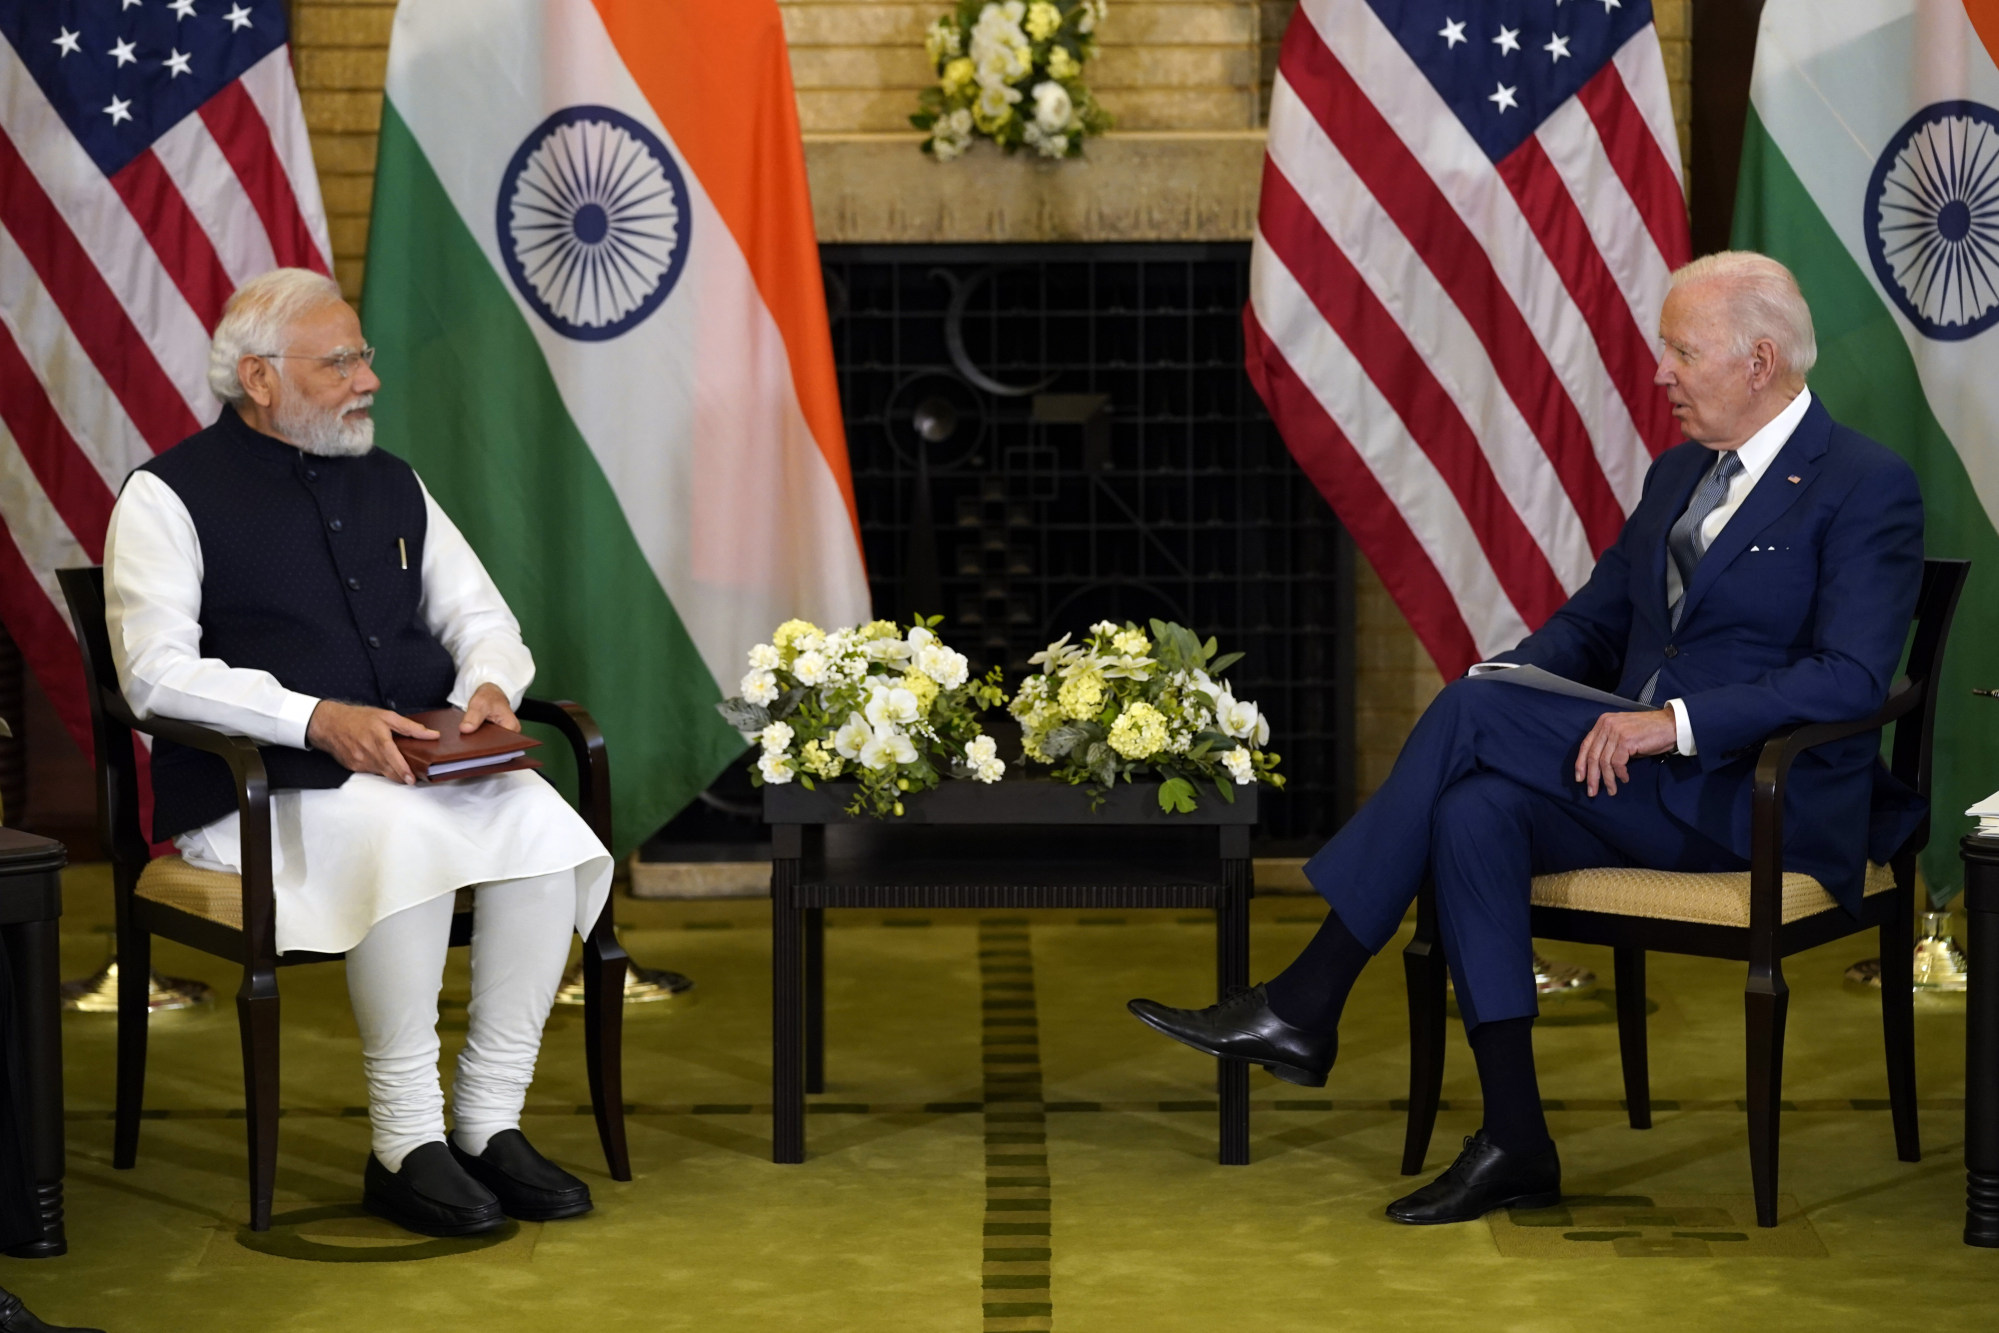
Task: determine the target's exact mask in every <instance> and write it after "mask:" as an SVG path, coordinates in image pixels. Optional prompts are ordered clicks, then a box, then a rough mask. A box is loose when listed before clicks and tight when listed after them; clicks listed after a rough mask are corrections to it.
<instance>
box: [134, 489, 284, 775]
mask: <svg viewBox="0 0 1999 1333" xmlns="http://www.w3.org/2000/svg"><path fill="white" fill-rule="evenodd" d="M201 576H202V563H201V539H200V537H199V536H198V535H197V534H196V532H195V530H194V519H193V518H192V517H191V516H190V515H189V514H188V512H187V506H186V505H184V504H182V503H181V498H180V496H178V495H176V494H174V490H173V487H171V486H169V485H167V484H166V483H165V482H164V481H161V480H160V479H159V478H158V477H156V476H154V475H153V474H152V473H150V472H134V473H133V474H132V475H131V476H130V477H129V478H128V479H127V480H126V482H125V487H124V490H123V491H122V492H121V493H120V494H119V496H118V503H117V504H115V505H113V506H112V508H111V522H110V526H109V527H108V528H107V530H106V531H105V534H104V620H105V625H106V628H108V629H109V631H110V634H111V657H112V660H113V661H114V662H115V663H116V665H117V667H118V683H119V685H120V687H122V688H123V690H124V692H125V700H126V702H127V703H129V704H131V705H132V711H133V712H135V713H137V714H138V715H139V716H140V717H142V718H145V717H153V716H160V717H173V718H180V719H182V720H184V721H188V722H199V723H201V724H203V725H204V726H210V727H215V728H218V729H219V730H222V731H227V732H230V733H233V734H235V735H238V736H247V737H249V738H250V739H251V740H254V741H256V742H258V743H259V744H263V745H289V746H292V747H294V748H298V749H303V748H305V729H306V724H307V723H308V722H309V721H311V720H312V710H313V709H314V708H316V707H318V706H319V700H318V699H316V698H314V697H313V696H312V695H309V694H300V693H298V692H297V691H296V690H288V689H286V688H285V687H284V686H283V685H280V684H279V683H278V679H277V677H276V676H273V675H272V674H271V673H270V672H268V671H256V670H251V669H246V668H240V667H232V666H230V665H229V664H228V663H227V662H224V661H222V660H221V659H220V658H215V657H203V656H202V655H201Z"/></svg>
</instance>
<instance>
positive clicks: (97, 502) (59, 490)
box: [0, 322, 112, 561]
mask: <svg viewBox="0 0 1999 1333" xmlns="http://www.w3.org/2000/svg"><path fill="white" fill-rule="evenodd" d="M0 421H5V422H6V423H7V429H8V431H9V432H10V433H12V435H13V437H14V443H15V445H16V446H17V447H18V448H19V449H20V451H21V457H22V458H24V459H26V460H27V464H28V469H29V470H30V471H31V472H33V473H34V474H35V480H37V481H39V482H40V483H41V485H42V490H43V491H44V492H45V493H46V494H47V495H48V498H49V502H50V503H51V504H53V505H54V506H55V510H56V513H57V514H58V515H60V516H61V518H62V521H63V525H64V526H65V527H67V528H68V529H69V530H70V533H71V535H72V536H74V537H75V538H76V541H77V544H78V545H80V546H81V547H83V549H84V551H85V553H86V554H88V555H89V556H90V558H91V560H93V561H102V560H103V559H104V528H105V525H106V524H108V523H109V522H110V521H111V501H112V495H111V492H110V490H109V489H108V488H107V487H106V486H105V485H104V479H103V478H102V477H100V476H98V475H97V469H96V468H94V467H92V466H91V465H90V460H89V459H87V458H85V457H84V454H83V451H82V450H81V449H79V448H78V447H77V443H76V440H75V439H74V438H72V437H71V435H70V433H69V428H68V427H66V426H64V425H63V423H62V418H61V417H59V416H57V415H56V410H55V405H54V404H53V403H51V402H50V401H49V395H48V392H47V390H45V389H44V388H43V387H42V382H41V381H40V380H38V379H36V378H35V372H34V370H33V369H32V368H30V367H29V365H28V362H27V358H25V357H24V356H22V355H21V348H20V345H19V344H18V343H16V342H15V341H14V334H13V330H11V329H9V328H8V327H7V326H6V324H5V323H4V322H0Z"/></svg>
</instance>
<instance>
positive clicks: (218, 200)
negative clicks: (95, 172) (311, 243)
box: [152, 116, 278, 290]
mask: <svg viewBox="0 0 1999 1333" xmlns="http://www.w3.org/2000/svg"><path fill="white" fill-rule="evenodd" d="M152 151H153V156H154V157H156V158H158V159H159V162H160V167H161V169H162V170H164V171H165V172H166V173H167V176H168V177H169V178H170V179H171V180H172V181H173V183H174V185H175V187H176V188H177V189H178V190H179V191H180V196H181V198H182V199H183V200H184V201H185V202H186V203H187V206H188V207H189V208H190V209H191V210H192V211H193V213H194V215H195V217H197V218H199V219H200V221H201V226H202V230H203V231H205V232H206V233H207V234H208V237H209V239H210V240H211V241H212V242H213V243H214V246H215V252H216V254H217V255H218V256H219V257H220V259H221V262H222V266H223V268H224V269H225V270H227V271H228V274H229V279H230V282H231V284H232V290H233V289H234V288H235V287H240V286H242V285H243V284H244V283H246V282H248V281H249V280H250V279H251V278H254V277H256V276H257V275H258V274H259V273H268V272H270V271H271V270H272V269H274V268H276V267H277V266H278V257H277V255H276V253H274V252H273V251H272V249H271V237H270V234H269V233H268V232H266V231H265V230H264V227H263V224H262V222H260V221H258V220H257V213H256V209H254V208H253V207H251V205H250V196H249V195H247V194H245V193H243V182H241V181H239V180H237V179H236V171H235V169H234V168H233V167H231V166H230V165H229V159H228V158H226V157H224V156H222V148H221V145H219V144H217V143H216V142H215V136H214V135H212V134H210V133H209V132H208V126H206V125H204V124H203V123H202V120H201V117H200V116H188V117H186V118H185V119H183V120H182V121H181V123H180V124H178V125H176V126H174V127H173V128H172V129H170V130H168V131H167V132H166V133H165V134H162V135H161V136H160V137H159V138H158V139H156V140H154V142H153V150H152ZM244 218H248V219H250V220H251V223H252V225H249V226H244V225H243V224H242V220H243V219H244Z"/></svg>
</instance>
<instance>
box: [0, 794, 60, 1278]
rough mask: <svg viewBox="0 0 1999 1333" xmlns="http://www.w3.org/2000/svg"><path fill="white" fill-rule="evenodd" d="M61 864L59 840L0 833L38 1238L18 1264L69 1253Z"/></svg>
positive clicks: (1, 888)
mask: <svg viewBox="0 0 1999 1333" xmlns="http://www.w3.org/2000/svg"><path fill="white" fill-rule="evenodd" d="M66 859H67V858H66V857H65V855H64V853H63V847H62V844H61V843H59V842H55V841H52V840H51V839H48V838H38V837H36V836H35V835H34V834H32V833H23V832H21V831H20V830H19V829H11V828H0V947H4V948H5V949H6V950H7V962H8V965H9V969H10V970H11V971H12V972H13V975H14V988H13V989H14V993H13V995H12V997H11V998H12V1001H13V1006H14V1021H15V1024H16V1027H17V1030H18V1033H19V1039H20V1052H21V1066H20V1073H21V1076H22V1081H23V1082H24V1083H25V1085H26V1086H25V1087H20V1088H16V1089H15V1090H14V1104H15V1107H16V1108H17V1114H19V1115H20V1116H21V1117H22V1118H23V1128H24V1130H25V1132H26V1134H27V1139H28V1153H27V1157H28V1161H27V1167H28V1170H29V1171H30V1172H31V1173H32V1174H33V1175H34V1178H35V1206H36V1209H37V1211H38V1212H39V1213H40V1214H41V1221H42V1238H41V1239H40V1240H38V1241H30V1242H29V1243H27V1244H26V1245H17V1246H15V1247H14V1248H13V1249H11V1250H9V1251H7V1253H9V1254H11V1255H13V1256H14V1257H15V1258H19V1259H49V1258H54V1257H55V1256H56V1255H59V1254H67V1253H68V1252H69V1241H68V1239H67V1238H66V1237H65V1236H64V1234H63V1225H62V1178H63V1168H64V1162H63V1123H62V1000H61V997H60V995H59V994H58V992H57V989H56V988H57V986H58V985H60V984H61V966H60V963H59V960H58V958H57V954H56V941H57V928H58V927H57V922H58V920H59V918H60V917H61V916H62V868H63V864H64V862H65V860H66Z"/></svg>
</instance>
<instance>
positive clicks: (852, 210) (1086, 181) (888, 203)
mask: <svg viewBox="0 0 1999 1333" xmlns="http://www.w3.org/2000/svg"><path fill="white" fill-rule="evenodd" d="M921 142H922V137H921V136H920V135H917V134H915V133H908V134H810V135H807V136H806V141H805V163H806V169H807V171H808V173H809V174H810V176H811V181H812V212H813V218H814V220H815V222H816V224H817V226H818V229H819V239H820V241H822V242H824V243H828V244H855V243H895V244H912V243H927V242H947V241H948V242H980V241H1013V242H1025V241H1245V240H1248V239H1249V238H1250V236H1251V235H1252V234H1253V233H1254V232H1255V229H1256V196H1257V184H1258V181H1259V179H1260V176H1261V172H1262V170H1263V131H1262V130H1215V131H1159V132H1150V133H1148V132H1116V133H1112V134H1110V135H1107V136H1105V137H1104V138H1101V139H1092V140H1091V141H1090V144H1089V147H1088V148H1087V149H1086V150H1085V155H1084V156H1083V157H1081V158H1071V159H1066V160H1063V161H1059V162H1048V161H1043V160H1040V159H1037V158H1034V157H1032V156H1030V155H1029V154H1026V153H1016V154H1013V155H1012V156H1008V155H1006V154H1004V153H1002V152H1000V151H999V150H998V149H997V148H995V147H993V146H992V145H991V144H985V143H982V144H980V145H979V146H978V147H977V148H975V149H974V150H973V151H972V152H970V153H968V154H966V155H965V156H964V157H962V158H959V159H958V160H956V161H953V162H938V161H935V160H933V159H932V158H931V157H930V156H929V155H928V154H925V153H922V152H920V151H918V148H917V145H918V144H920V143H921Z"/></svg>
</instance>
